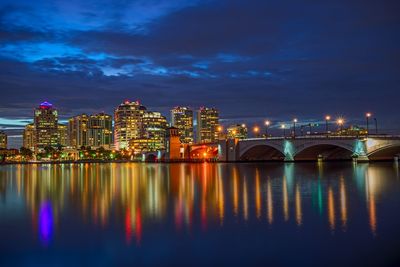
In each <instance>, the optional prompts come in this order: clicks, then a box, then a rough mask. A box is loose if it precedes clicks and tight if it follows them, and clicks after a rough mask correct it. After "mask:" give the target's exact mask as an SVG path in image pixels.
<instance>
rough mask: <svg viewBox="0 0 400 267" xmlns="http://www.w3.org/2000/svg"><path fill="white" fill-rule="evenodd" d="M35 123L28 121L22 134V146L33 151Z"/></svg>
mask: <svg viewBox="0 0 400 267" xmlns="http://www.w3.org/2000/svg"><path fill="white" fill-rule="evenodd" d="M35 144H36V134H35V125H34V124H33V123H30V124H28V125H26V126H25V129H24V134H23V147H25V148H29V149H30V150H32V151H34V150H35V147H36V145H35Z"/></svg>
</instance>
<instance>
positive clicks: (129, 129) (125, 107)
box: [114, 100, 146, 150]
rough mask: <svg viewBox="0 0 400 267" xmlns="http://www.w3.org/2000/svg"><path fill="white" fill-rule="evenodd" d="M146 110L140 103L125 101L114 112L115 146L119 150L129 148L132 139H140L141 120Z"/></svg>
mask: <svg viewBox="0 0 400 267" xmlns="http://www.w3.org/2000/svg"><path fill="white" fill-rule="evenodd" d="M145 111H146V108H145V107H144V106H142V105H140V103H139V101H134V102H131V101H128V100H127V101H125V102H123V103H122V104H120V105H119V106H118V107H117V108H116V109H115V111H114V145H115V148H116V149H117V150H120V149H127V148H129V142H130V141H131V140H132V139H135V138H139V137H140V131H141V129H140V127H141V119H142V117H143V114H144V113H145Z"/></svg>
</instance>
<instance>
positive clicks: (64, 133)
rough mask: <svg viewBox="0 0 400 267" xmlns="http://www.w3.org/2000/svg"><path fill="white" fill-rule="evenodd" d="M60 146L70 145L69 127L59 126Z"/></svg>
mask: <svg viewBox="0 0 400 267" xmlns="http://www.w3.org/2000/svg"><path fill="white" fill-rule="evenodd" d="M57 130H58V145H59V146H64V147H65V146H67V145H68V127H67V125H64V124H58V126H57Z"/></svg>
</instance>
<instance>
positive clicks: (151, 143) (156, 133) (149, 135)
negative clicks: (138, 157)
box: [130, 111, 167, 154]
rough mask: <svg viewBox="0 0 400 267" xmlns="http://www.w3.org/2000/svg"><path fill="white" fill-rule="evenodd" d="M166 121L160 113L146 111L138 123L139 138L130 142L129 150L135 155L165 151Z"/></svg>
mask: <svg viewBox="0 0 400 267" xmlns="http://www.w3.org/2000/svg"><path fill="white" fill-rule="evenodd" d="M166 128H167V119H166V118H165V117H164V116H162V115H161V113H160V112H153V111H146V112H145V113H144V114H143V117H142V119H141V121H140V137H138V138H133V139H132V140H131V141H130V148H131V149H133V151H134V152H135V153H136V154H137V153H142V152H148V151H160V150H163V149H165V136H166Z"/></svg>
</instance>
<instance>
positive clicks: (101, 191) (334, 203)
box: [0, 163, 386, 246]
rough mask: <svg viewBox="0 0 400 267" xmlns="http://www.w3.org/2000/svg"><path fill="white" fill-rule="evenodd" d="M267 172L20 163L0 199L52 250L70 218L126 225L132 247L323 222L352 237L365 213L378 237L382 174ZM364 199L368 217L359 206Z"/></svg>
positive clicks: (7, 175) (3, 179)
mask: <svg viewBox="0 0 400 267" xmlns="http://www.w3.org/2000/svg"><path fill="white" fill-rule="evenodd" d="M268 166H269V165H234V164H213V163H199V164H165V165H163V164H144V163H140V164H134V163H132V164H91V165H89V164H61V165H26V166H22V165H17V166H12V167H7V168H10V170H9V171H7V172H1V173H0V175H1V176H0V185H1V187H0V189H1V190H0V196H3V197H4V196H6V195H7V194H15V195H16V196H17V197H18V198H19V199H22V200H23V202H22V203H25V204H24V205H26V207H28V210H29V211H30V212H31V214H32V225H33V226H34V228H35V232H37V233H38V236H39V237H40V241H41V243H42V244H43V245H44V246H48V245H49V244H51V241H52V239H53V238H54V237H53V235H54V229H57V230H60V231H62V229H63V223H64V222H65V221H64V219H62V217H65V216H69V215H71V214H73V216H74V218H73V220H74V221H78V222H79V223H80V224H82V225H89V226H90V227H93V228H95V229H98V228H100V229H106V228H107V227H109V226H110V225H111V224H112V225H113V226H114V225H117V226H118V225H119V227H118V228H119V229H120V234H121V237H122V238H123V239H124V240H125V243H126V245H128V246H130V245H136V246H140V245H141V243H142V242H143V240H144V239H145V238H146V231H148V230H150V229H151V228H152V227H154V225H162V226H163V227H170V226H171V225H173V227H174V228H175V231H177V232H181V231H189V232H190V231H192V230H193V229H196V228H199V229H201V230H202V231H207V230H209V229H210V228H211V227H224V226H225V225H226V224H227V223H228V224H232V223H243V222H246V223H254V222H255V221H256V222H257V223H264V224H266V225H271V226H272V225H274V224H275V223H286V224H292V223H294V224H295V225H297V226H299V227H300V226H303V225H306V224H307V223H308V222H311V221H312V220H316V219H318V220H320V219H322V220H324V221H325V224H326V225H327V230H329V231H332V232H333V231H337V230H342V231H348V230H349V228H350V225H351V224H350V223H349V220H350V218H351V217H352V216H350V213H360V214H363V213H362V212H364V213H365V214H367V215H368V217H367V218H366V220H365V223H366V224H367V225H368V227H369V228H370V230H371V232H372V233H373V235H375V234H376V233H377V231H379V219H378V218H379V210H378V209H379V206H378V204H377V201H378V199H379V197H380V196H381V194H382V192H383V191H384V190H385V188H386V187H385V181H384V180H383V179H382V178H381V177H384V176H382V174H381V171H380V169H379V168H374V167H367V168H366V167H365V166H357V165H355V166H354V167H353V168H354V171H353V173H355V174H356V175H355V176H352V177H346V176H345V175H343V174H340V173H339V174H337V175H334V176H332V175H330V176H324V175H325V173H329V172H326V171H325V170H324V168H325V167H324V165H323V164H322V165H321V163H319V165H318V166H316V167H315V168H316V169H315V171H314V170H311V171H310V170H306V171H307V172H306V173H316V174H317V175H316V176H315V175H314V176H313V175H310V176H302V175H301V173H302V172H305V170H302V169H301V168H303V167H301V166H302V165H299V166H300V167H297V165H293V164H291V165H290V166H285V167H284V168H281V167H279V166H278V167H276V168H275V169H273V168H270V167H268ZM299 168H300V169H299ZM299 173H300V174H299ZM351 194H352V195H351ZM360 195H361V196H362V199H365V203H366V205H364V206H363V208H364V211H363V210H361V209H360V208H359V207H355V206H354V205H352V199H353V200H354V199H359V196H360ZM291 214H292V216H291ZM62 215H63V216H62ZM64 215H65V216H64ZM339 225H340V227H339ZM300 229H301V228H300Z"/></svg>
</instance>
